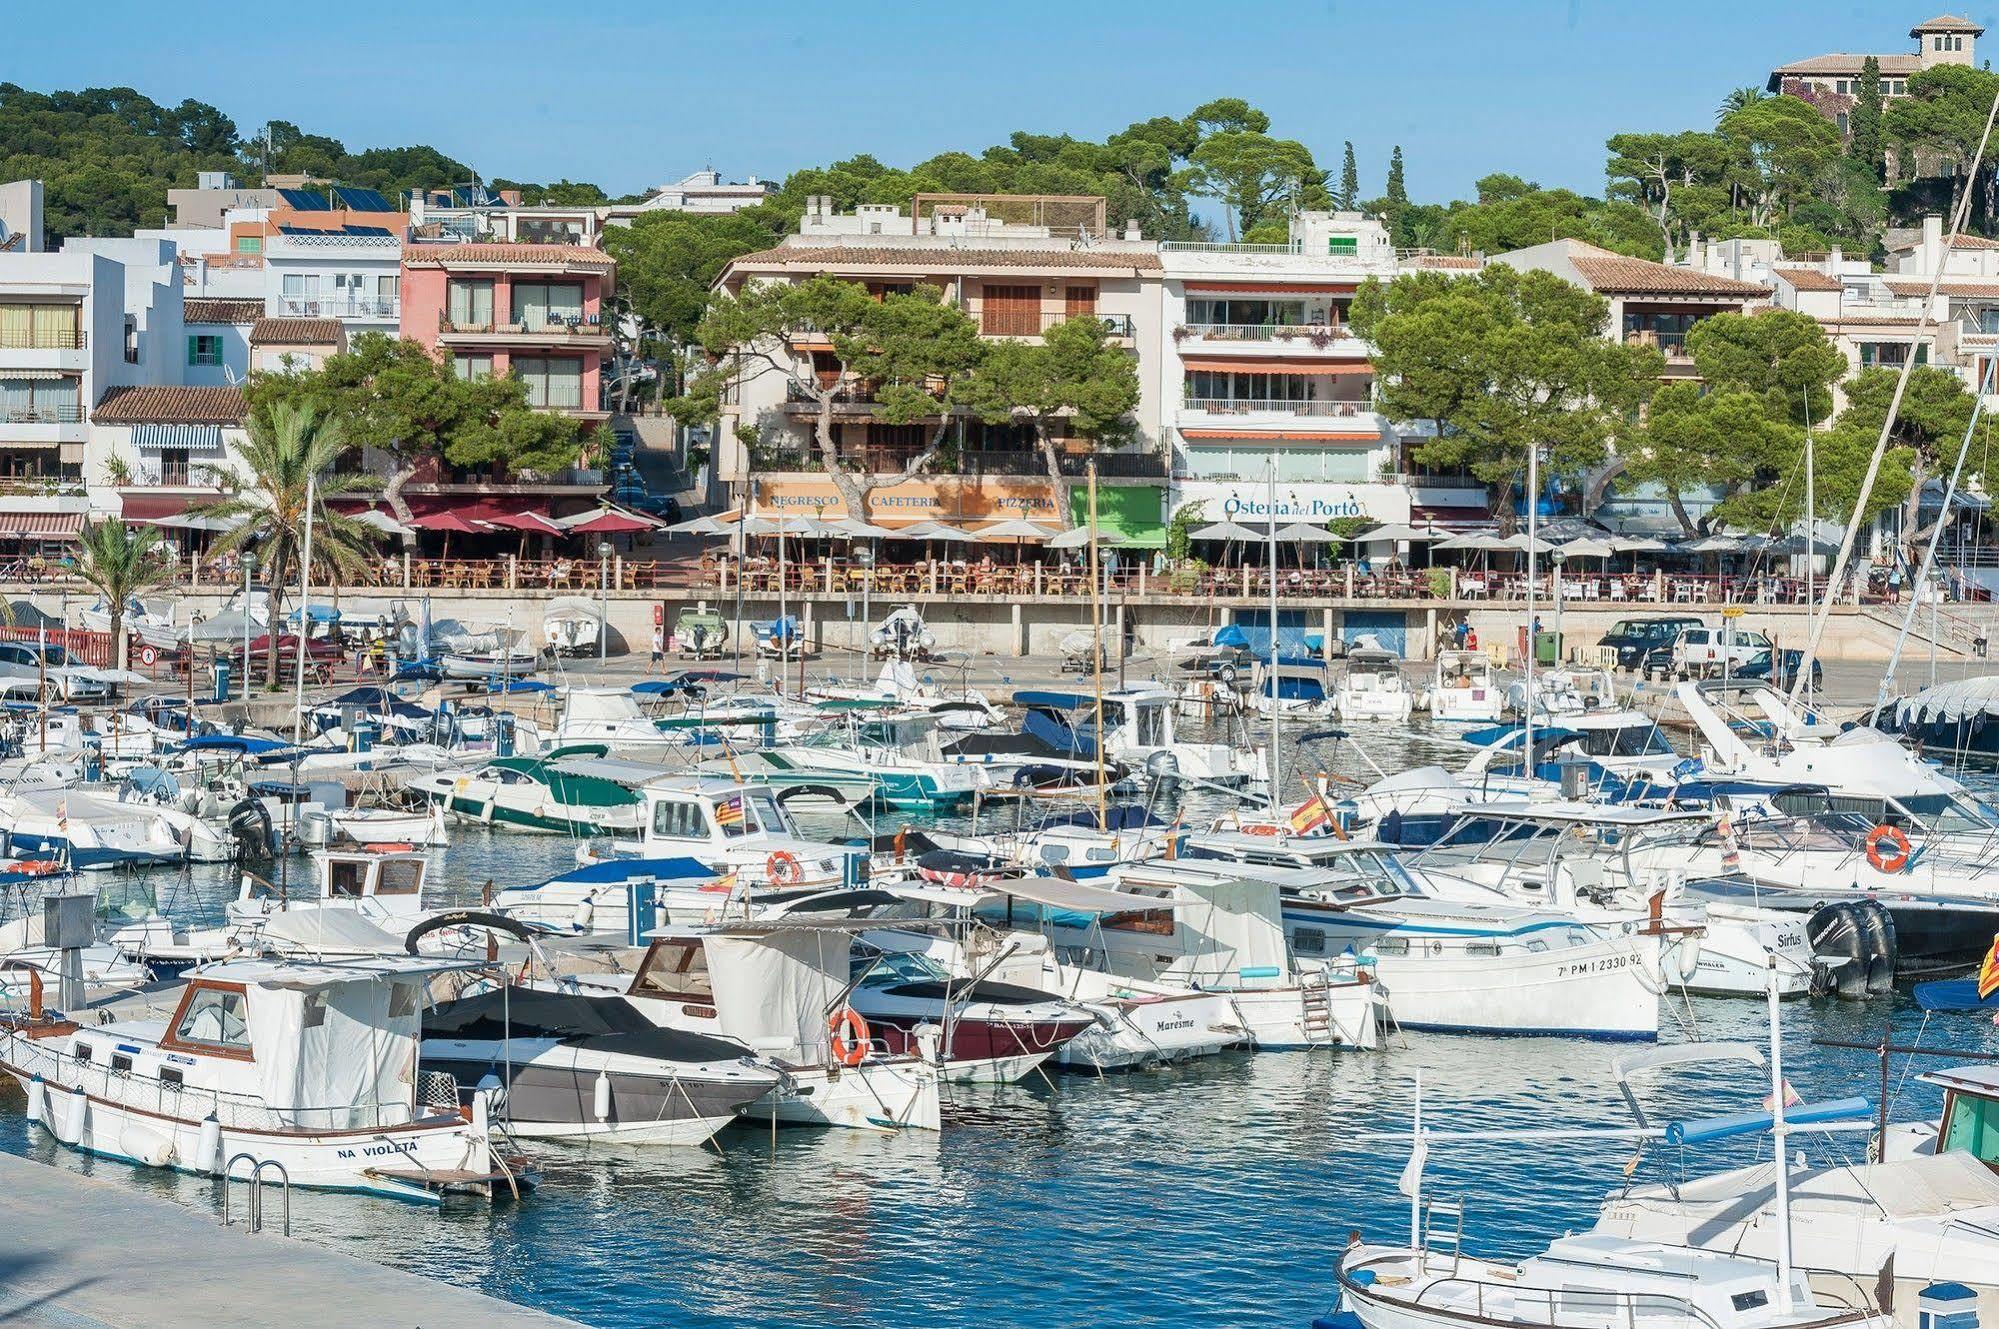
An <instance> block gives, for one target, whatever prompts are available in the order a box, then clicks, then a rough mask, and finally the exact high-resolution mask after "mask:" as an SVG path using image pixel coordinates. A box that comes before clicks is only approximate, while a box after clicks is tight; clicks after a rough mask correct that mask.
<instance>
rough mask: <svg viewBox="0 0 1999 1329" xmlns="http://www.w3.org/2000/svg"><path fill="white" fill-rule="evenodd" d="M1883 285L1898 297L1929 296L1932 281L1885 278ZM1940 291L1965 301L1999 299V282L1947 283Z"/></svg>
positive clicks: (1926, 278)
mask: <svg viewBox="0 0 1999 1329" xmlns="http://www.w3.org/2000/svg"><path fill="white" fill-rule="evenodd" d="M1881 284H1882V285H1883V286H1886V287H1887V288H1888V289H1889V290H1891V291H1893V292H1894V293H1895V294H1896V295H1928V294H1929V293H1930V279H1929V278H1928V277H1920V278H1910V279H1907V280H1902V281H1898V280H1896V279H1895V278H1892V277H1888V278H1884V279H1883V280H1882V282H1881ZM1938 290H1939V291H1940V292H1941V293H1942V294H1944V295H1954V296H1958V297H1960V298H1963V299H1973V300H1977V299H1983V300H1993V299H1999V282H1980V281H1947V282H1945V283H1944V284H1943V285H1942V286H1940V287H1939V288H1938Z"/></svg>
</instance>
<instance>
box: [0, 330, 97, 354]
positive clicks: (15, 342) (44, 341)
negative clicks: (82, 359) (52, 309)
mask: <svg viewBox="0 0 1999 1329" xmlns="http://www.w3.org/2000/svg"><path fill="white" fill-rule="evenodd" d="M89 345H90V334H89V333H87V332H85V331H84V330H83V329H82V328H35V329H27V328H14V329H9V328H0V351H81V350H84V349H86V348H87V347H89Z"/></svg>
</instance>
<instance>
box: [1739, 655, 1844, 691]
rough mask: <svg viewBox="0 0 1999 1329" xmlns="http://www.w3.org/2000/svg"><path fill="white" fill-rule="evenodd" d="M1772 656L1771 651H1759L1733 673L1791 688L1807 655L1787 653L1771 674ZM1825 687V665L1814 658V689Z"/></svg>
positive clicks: (1740, 676) (1775, 685)
mask: <svg viewBox="0 0 1999 1329" xmlns="http://www.w3.org/2000/svg"><path fill="white" fill-rule="evenodd" d="M1772 654H1773V653H1772V652H1770V651H1758V652H1757V653H1756V654H1755V655H1752V656H1750V657H1749V659H1748V660H1747V661H1745V662H1744V663H1743V664H1742V665H1741V666H1739V667H1738V668H1736V669H1735V670H1734V671H1733V673H1734V675H1735V677H1737V678H1760V679H1764V680H1766V681H1768V682H1769V683H1770V684H1771V685H1772V686H1773V687H1779V688H1788V687H1790V686H1791V683H1792V682H1793V680H1795V679H1796V678H1797V676H1798V669H1799V667H1800V666H1802V665H1803V664H1804V661H1805V653H1804V652H1803V651H1795V650H1787V651H1785V652H1784V653H1783V657H1782V660H1781V662H1780V663H1779V664H1778V665H1777V667H1776V672H1775V673H1772V672H1771V667H1770V666H1771V658H1772ZM1824 686H1825V665H1824V663H1823V662H1822V661H1820V660H1818V659H1817V658H1814V659H1813V660H1812V687H1813V688H1814V689H1818V688H1822V687H1824Z"/></svg>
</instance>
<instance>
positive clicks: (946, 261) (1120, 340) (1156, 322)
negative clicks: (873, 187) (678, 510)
mask: <svg viewBox="0 0 1999 1329" xmlns="http://www.w3.org/2000/svg"><path fill="white" fill-rule="evenodd" d="M817 276H832V277H837V278H840V279H842V280H846V281H853V282H857V283H861V284H863V285H865V286H867V287H868V288H869V289H870V290H872V291H876V292H882V293H886V292H906V291H909V290H913V289H914V288H916V287H919V286H928V287H934V288H936V289H938V290H940V291H942V292H943V293H944V298H945V299H947V300H948V301H950V302H951V303H953V304H955V305H956V306H958V307H959V308H960V309H962V310H964V312H965V313H966V315H967V316H968V317H970V318H971V319H972V320H973V321H974V322H975V323H977V324H978V326H979V329H980V332H981V334H982V335H983V336H985V337H987V338H991V339H995V340H998V339H1010V340H1038V339H1039V338H1040V337H1041V335H1042V334H1043V333H1044V332H1045V331H1046V330H1047V329H1048V328H1050V327H1052V326H1054V325H1055V324H1057V323H1060V322H1063V321H1065V320H1068V319H1072V318H1079V317H1085V316H1087V317H1092V318H1097V319H1101V320H1102V321H1103V322H1104V323H1106V324H1107V325H1109V328H1110V333H1111V336H1112V338H1113V339H1114V340H1115V341H1116V342H1117V344H1119V345H1121V346H1124V347H1125V348H1127V349H1128V350H1130V351H1131V353H1132V354H1133V355H1134V356H1135V357H1136V359H1137V362H1138V374H1139V383H1140V400H1139V405H1138V408H1137V410H1136V411H1135V412H1134V419H1133V424H1134V437H1133V440H1132V443H1131V445H1130V446H1129V447H1127V448H1124V449H1121V450H1116V451H1111V452H1107V453H1094V455H1096V456H1097V458H1098V460H1099V467H1100V472H1101V474H1102V476H1103V478H1104V481H1105V483H1106V485H1108V486H1115V487H1132V488H1141V489H1144V490H1147V491H1149V492H1150V493H1153V494H1157V493H1158V492H1159V491H1160V490H1161V489H1162V488H1163V480H1164V478H1165V460H1164V458H1165V454H1164V451H1163V438H1162V433H1161V424H1160V421H1161V407H1162V400H1163V394H1164V393H1165V391H1166V377H1165V374H1164V372H1163V369H1162V367H1161V357H1162V356H1163V354H1164V350H1163V347H1164V345H1165V337H1164V335H1163V327H1162V323H1161V312H1160V286H1161V264H1160V254H1159V247H1158V245H1157V244H1156V243H1154V242H1152V241H1148V240H1144V239H1142V238H1140V237H1139V236H1138V235H1137V233H1136V231H1135V229H1133V228H1129V227H1127V228H1125V229H1124V230H1123V231H1122V232H1119V233H1116V234H1113V233H1111V232H1110V230H1109V227H1108V225H1107V221H1106V218H1105V215H1104V202H1103V200H1102V199H1097V198H1087V199H1085V198H1058V197H1053V196H1049V197H1035V196H1006V197H998V196H992V197H988V196H975V195H967V196H949V197H946V196H935V197H931V196H922V197H919V198H918V199H917V200H915V202H914V205H913V206H912V207H911V208H910V209H909V210H907V211H905V210H904V209H902V208H900V207H896V206H893V205H880V206H873V205H863V206H861V207H859V208H857V209H856V210H855V211H854V212H852V213H847V214H841V213H836V212H835V211H834V210H833V207H832V200H831V199H830V198H817V197H815V198H813V199H810V200H808V201H807V205H806V213H805V216H804V219H803V221H802V222H801V224H800V228H799V233H798V234H796V235H793V236H789V237H787V238H786V240H785V242H784V243H783V244H782V245H779V246H778V247H776V248H774V249H768V250H764V251H762V252H759V253H754V254H746V255H744V256H742V257H741V258H738V259H736V260H735V261H733V262H732V263H730V264H729V266H728V267H727V268H726V269H724V271H723V272H722V274H721V276H720V277H719V278H718V280H717V286H718V287H719V288H720V289H723V290H727V291H732V292H734V291H740V290H742V289H743V288H744V287H746V286H748V285H752V284H759V283H766V282H791V283H797V282H803V281H806V280H808V279H810V278H813V277H817ZM785 350H786V352H787V353H788V354H789V355H790V356H791V357H793V363H794V364H796V365H797V366H799V367H800V368H801V369H802V368H803V367H805V366H807V365H810V366H811V367H812V368H813V370H814V371H815V372H817V373H818V374H819V375H820V376H821V377H822V379H824V378H826V377H827V376H831V375H837V373H838V365H837V363H836V362H835V361H834V360H833V358H832V354H831V351H832V348H831V346H830V344H828V343H826V342H824V341H823V339H820V338H818V337H817V336H816V335H815V334H813V333H810V332H806V331H803V330H801V332H800V333H799V334H798V335H796V336H794V337H793V339H792V341H791V344H790V345H789V346H788V347H786V348H785ZM816 409H817V408H816V406H815V405H814V404H813V403H812V402H811V401H809V400H806V399H805V398H804V394H802V393H799V392H797V391H795V390H793V389H791V388H790V387H789V385H788V384H787V381H786V379H785V377H784V376H781V375H776V374H770V375H764V376H762V377H760V378H756V379H753V380H751V381H749V382H747V383H744V384H742V385H741V386H740V388H739V390H738V391H737V392H736V393H735V395H734V397H733V398H732V399H731V400H729V401H727V402H726V403H725V404H724V407H723V419H722V423H721V426H720V427H719V428H718V429H716V430H715V444H714V448H715V451H714V456H713V458H712V460H711V473H712V474H713V475H715V476H716V477H717V480H718V483H719V484H721V485H723V486H725V489H726V496H727V500H728V501H729V502H731V503H740V502H741V501H742V500H743V498H744V496H745V494H746V492H747V490H748V488H749V486H750V485H751V484H752V477H754V484H755V487H756V493H755V495H754V497H755V501H756V503H757V504H758V506H759V507H763V508H777V509H779V510H783V509H799V510H805V511H826V512H832V513H837V512H839V511H841V510H842V508H843V506H844V505H843V503H842V501H841V499H840V497H839V495H838V493H837V491H835V490H834V489H833V487H832V485H831V483H830V482H829V481H828V480H827V479H826V477H825V475H824V473H823V471H822V469H821V467H820V465H819V463H818V461H817V460H816V457H815V454H814V451H813V447H814V445H813V430H814V420H815V413H816ZM877 416H878V408H877V406H876V404H875V403H874V401H873V400H872V399H871V396H870V394H869V392H868V390H867V387H866V385H865V384H853V385H851V390H850V391H849V392H848V393H847V394H845V397H844V399H843V400H842V401H841V402H840V403H839V404H838V406H837V408H836V419H835V423H834V430H835V437H836V440H837V443H838V447H839V450H840V455H841V456H842V457H843V458H845V459H846V460H847V461H849V462H850V463H851V464H853V465H855V466H857V467H860V468H862V469H865V470H867V471H870V472H874V473H877V474H879V473H885V472H894V471H899V470H901V469H902V468H903V467H904V466H905V465H906V464H907V462H908V460H909V459H910V458H911V457H912V456H913V455H915V453H916V452H918V451H919V450H920V449H921V448H922V446H923V444H924V442H925V440H926V439H927V438H928V437H929V436H930V434H931V433H932V432H933V431H934V429H935V428H936V424H937V422H936V421H935V420H931V421H920V422H917V423H913V424H891V423H888V422H885V421H883V420H881V419H879V418H877ZM739 426H747V427H748V428H749V429H750V430H751V431H752V432H753V433H754V435H755V438H756V442H755V444H754V445H752V446H750V447H745V446H744V445H743V444H742V443H741V442H740V441H739V440H738V434H737V431H738V427H739ZM951 429H952V442H953V447H954V455H955V472H956V473H955V474H953V475H950V476H938V475H933V476H929V477H926V478H925V479H923V480H921V481H916V482H911V483H908V484H903V485H899V486H894V487H892V488H887V489H883V490H878V491H876V494H875V496H874V500H873V502H874V504H875V507H874V509H873V511H872V512H871V513H869V514H866V515H867V517H868V520H871V521H876V522H878V523H885V524H888V525H891V526H893V525H900V524H907V523H909V522H914V521H920V520H927V519H938V520H944V521H950V520H953V519H957V518H967V519H974V520H976V519H982V518H984V517H988V516H993V515H1002V514H1004V515H1015V516H1020V515H1025V516H1029V517H1041V518H1043V519H1050V520H1052V519H1056V518H1058V517H1062V516H1064V515H1067V516H1069V517H1073V515H1074V504H1075V503H1076V502H1079V501H1081V500H1080V499H1073V498H1072V504H1071V506H1072V511H1071V513H1070V514H1061V513H1059V512H1058V510H1057V507H1056V505H1057V503H1058V502H1059V501H1060V500H1059V498H1058V496H1057V495H1056V494H1055V493H1054V492H1053V491H1052V488H1051V486H1050V485H1049V483H1048V481H1047V479H1046V475H1047V468H1046V464H1045V462H1044V461H1043V460H1042V458H1041V457H1040V456H1039V455H1038V453H1037V452H1036V451H1035V446H1034V441H1033V434H1032V431H1031V429H1030V428H1029V427H1028V426H1026V425H1024V424H1011V423H1009V424H987V423H985V422H983V421H981V420H978V419H975V418H973V417H971V416H970V415H969V414H960V415H959V416H958V417H957V418H956V419H954V420H953V421H952V422H951ZM1059 446H1060V448H1061V450H1062V452H1063V453H1064V455H1065V457H1066V458H1067V460H1066V461H1065V463H1064V469H1065V471H1066V472H1067V473H1068V474H1070V475H1081V474H1082V473H1083V463H1084V459H1085V454H1086V453H1091V452H1092V449H1090V448H1088V447H1087V446H1086V445H1085V444H1084V443H1083V441H1082V440H1080V439H1076V440H1069V439H1063V440H1062V441H1061V443H1060V445H1059ZM1112 502H1115V503H1117V504H1118V505H1119V511H1120V512H1126V513H1128V514H1129V521H1130V523H1131V524H1132V525H1133V526H1134V527H1135V528H1145V529H1147V530H1149V531H1151V532H1152V533H1153V534H1154V535H1156V533H1157V531H1158V528H1159V522H1160V514H1159V511H1158V503H1157V501H1156V500H1154V501H1152V502H1151V504H1150V508H1151V510H1150V514H1149V516H1148V514H1147V512H1146V510H1145V509H1146V507H1147V500H1146V499H1145V498H1144V497H1136V498H1120V499H1117V500H1110V499H1106V500H1105V504H1106V505H1108V504H1110V503H1112ZM1127 505H1129V506H1127ZM857 515H859V514H857Z"/></svg>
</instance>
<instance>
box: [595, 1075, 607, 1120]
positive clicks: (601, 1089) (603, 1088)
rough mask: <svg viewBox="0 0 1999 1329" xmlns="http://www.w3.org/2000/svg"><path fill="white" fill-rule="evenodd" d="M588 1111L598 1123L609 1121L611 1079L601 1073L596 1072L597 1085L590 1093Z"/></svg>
mask: <svg viewBox="0 0 1999 1329" xmlns="http://www.w3.org/2000/svg"><path fill="white" fill-rule="evenodd" d="M590 1111H591V1112H592V1113H593V1114H594V1115H595V1116H596V1118H597V1120H599V1121H609V1120H610V1119H611V1077H610V1076H609V1075H607V1074H606V1073H604V1072H603V1071H598V1072H597V1083H596V1084H595V1085H594V1086H592V1088H591V1091H590Z"/></svg>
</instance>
